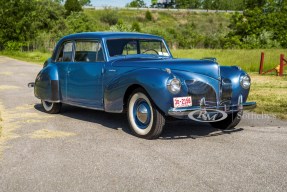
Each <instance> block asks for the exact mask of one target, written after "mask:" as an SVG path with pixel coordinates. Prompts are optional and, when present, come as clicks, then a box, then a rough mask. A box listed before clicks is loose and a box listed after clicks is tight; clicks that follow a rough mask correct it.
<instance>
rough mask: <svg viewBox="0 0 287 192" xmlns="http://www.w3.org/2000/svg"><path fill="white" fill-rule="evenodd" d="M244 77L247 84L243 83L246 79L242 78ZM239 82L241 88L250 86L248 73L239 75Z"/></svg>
mask: <svg viewBox="0 0 287 192" xmlns="http://www.w3.org/2000/svg"><path fill="white" fill-rule="evenodd" d="M244 78H248V82H249V84H248V85H247V86H246V85H245V84H244V82H245V81H246V80H244ZM239 82H240V85H241V87H242V88H243V89H249V88H250V86H251V78H250V76H249V75H248V74H244V75H241V76H240V79H239Z"/></svg>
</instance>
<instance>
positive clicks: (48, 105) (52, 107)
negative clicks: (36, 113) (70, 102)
mask: <svg viewBox="0 0 287 192" xmlns="http://www.w3.org/2000/svg"><path fill="white" fill-rule="evenodd" d="M41 102H42V106H43V108H44V109H45V111H46V112H47V113H51V114H54V113H59V112H60V110H61V107H62V104H61V103H53V102H49V101H44V100H41Z"/></svg>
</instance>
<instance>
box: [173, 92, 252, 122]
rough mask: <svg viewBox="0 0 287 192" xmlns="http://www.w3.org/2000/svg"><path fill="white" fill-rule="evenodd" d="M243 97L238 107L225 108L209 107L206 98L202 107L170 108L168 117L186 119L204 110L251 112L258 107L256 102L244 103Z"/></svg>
mask: <svg viewBox="0 0 287 192" xmlns="http://www.w3.org/2000/svg"><path fill="white" fill-rule="evenodd" d="M242 100H243V99H242V96H241V95H240V96H239V97H238V104H236V105H228V106H227V105H224V106H207V105H206V104H205V98H204V97H203V98H202V99H201V100H200V106H192V107H187V108H170V109H169V110H168V115H170V116H173V117H176V118H185V117H187V116H188V114H189V113H191V112H193V111H197V110H204V109H214V110H221V111H224V112H226V113H232V112H239V111H242V110H250V109H254V108H255V107H256V102H245V103H243V102H242Z"/></svg>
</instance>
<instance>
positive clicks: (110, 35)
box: [62, 32, 162, 40]
mask: <svg viewBox="0 0 287 192" xmlns="http://www.w3.org/2000/svg"><path fill="white" fill-rule="evenodd" d="M78 38H79V39H84V38H107V39H114V38H136V39H137V38H138V39H141V38H143V39H148V38H152V39H162V38H161V37H159V36H156V35H150V34H145V33H135V32H83V33H76V34H71V35H68V36H65V37H64V38H63V39H62V40H67V39H78Z"/></svg>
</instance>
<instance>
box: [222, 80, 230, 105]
mask: <svg viewBox="0 0 287 192" xmlns="http://www.w3.org/2000/svg"><path fill="white" fill-rule="evenodd" d="M231 98H232V82H231V80H230V79H222V80H221V103H225V102H227V101H230V100H231Z"/></svg>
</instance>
